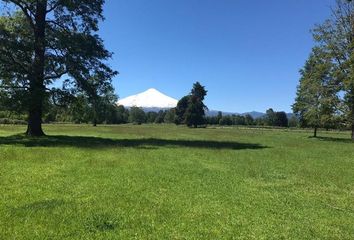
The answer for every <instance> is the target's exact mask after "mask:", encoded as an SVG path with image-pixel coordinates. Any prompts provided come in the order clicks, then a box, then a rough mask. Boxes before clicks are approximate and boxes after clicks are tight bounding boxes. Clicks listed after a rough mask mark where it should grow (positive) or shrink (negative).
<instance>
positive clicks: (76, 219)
mask: <svg viewBox="0 0 354 240" xmlns="http://www.w3.org/2000/svg"><path fill="white" fill-rule="evenodd" d="M44 128H45V131H46V133H47V134H48V135H49V136H48V137H45V138H33V139H27V138H25V137H23V135H19V133H21V132H24V130H25V128H24V127H22V126H0V239H31V240H32V239H354V143H352V142H351V141H349V140H346V139H349V133H337V132H320V133H319V135H320V136H321V138H318V139H314V138H309V137H308V136H310V135H311V132H306V131H291V130H261V129H241V128H215V129H213V128H206V129H188V128H185V127H177V126H174V125H165V126H164V125H160V126H158V125H141V126H133V125H121V126H99V127H96V128H94V127H91V126H88V125H46V126H45V127H44Z"/></svg>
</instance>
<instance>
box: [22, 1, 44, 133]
mask: <svg viewBox="0 0 354 240" xmlns="http://www.w3.org/2000/svg"><path fill="white" fill-rule="evenodd" d="M46 14H47V1H45V0H44V1H37V3H36V13H35V22H34V29H33V30H34V60H33V68H32V69H33V70H32V76H31V77H30V89H29V93H30V94H29V96H30V99H29V112H28V113H29V116H28V126H27V132H26V134H27V135H28V136H43V135H44V132H43V130H42V108H43V100H44V95H45V87H44V66H45V25H46Z"/></svg>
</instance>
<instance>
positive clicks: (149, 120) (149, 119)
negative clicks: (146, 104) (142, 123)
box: [146, 112, 157, 123]
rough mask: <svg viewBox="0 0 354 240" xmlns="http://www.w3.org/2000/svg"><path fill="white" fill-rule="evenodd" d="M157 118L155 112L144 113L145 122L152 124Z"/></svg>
mask: <svg viewBox="0 0 354 240" xmlns="http://www.w3.org/2000/svg"><path fill="white" fill-rule="evenodd" d="M156 118H157V112H148V113H146V122H147V123H154V122H155V120H156Z"/></svg>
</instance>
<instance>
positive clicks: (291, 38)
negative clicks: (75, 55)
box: [100, 0, 335, 112]
mask: <svg viewBox="0 0 354 240" xmlns="http://www.w3.org/2000/svg"><path fill="white" fill-rule="evenodd" d="M334 2H335V0H267V1H265V0H253V1H250V0H107V1H106V5H105V12H104V15H105V17H106V21H105V22H103V23H102V24H101V30H100V35H101V37H102V38H103V39H104V41H105V44H106V47H107V48H108V49H109V50H110V51H112V52H114V57H113V59H112V60H111V61H110V64H111V66H112V67H113V68H114V69H116V70H118V71H119V72H120V74H119V75H118V76H117V77H116V78H115V79H114V86H115V88H116V92H117V94H118V95H119V97H120V98H123V97H126V96H129V95H132V94H136V93H139V92H142V91H144V90H146V89H148V88H151V87H153V88H156V89H158V90H160V91H161V92H163V93H165V94H167V95H169V96H171V97H174V98H176V99H179V98H181V97H182V96H184V95H186V94H187V93H188V92H189V91H190V89H191V87H192V84H193V83H194V82H195V81H200V82H201V83H202V85H205V86H206V89H207V90H208V95H207V98H206V104H207V106H208V107H209V108H210V109H215V110H223V111H232V112H246V111H252V110H256V111H262V112H264V111H265V110H266V109H267V108H269V107H272V108H274V109H275V110H278V111H280V110H283V111H287V112H290V111H291V104H292V103H293V100H294V97H295V91H296V85H297V84H298V79H299V73H298V71H299V69H300V68H301V67H302V66H303V64H304V61H305V60H306V58H307V56H308V54H309V52H310V50H311V47H312V46H313V41H312V37H311V34H310V29H311V28H312V27H313V26H314V24H316V23H321V22H322V21H323V20H324V19H326V18H328V17H329V15H330V6H332V5H333V4H334Z"/></svg>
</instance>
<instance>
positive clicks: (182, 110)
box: [175, 95, 190, 125]
mask: <svg viewBox="0 0 354 240" xmlns="http://www.w3.org/2000/svg"><path fill="white" fill-rule="evenodd" d="M189 101H190V96H189V95H188V96H184V97H182V98H181V99H180V100H179V101H178V103H177V107H176V110H175V112H176V119H175V123H176V124H177V125H178V124H183V123H185V114H186V111H187V108H188V105H189Z"/></svg>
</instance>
